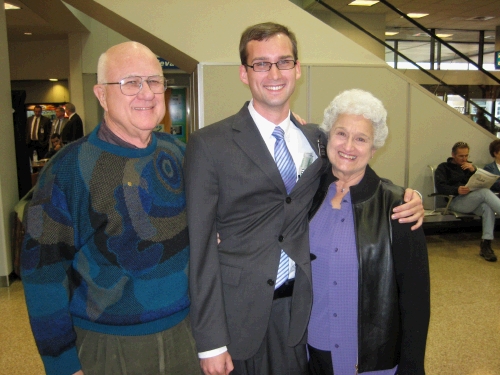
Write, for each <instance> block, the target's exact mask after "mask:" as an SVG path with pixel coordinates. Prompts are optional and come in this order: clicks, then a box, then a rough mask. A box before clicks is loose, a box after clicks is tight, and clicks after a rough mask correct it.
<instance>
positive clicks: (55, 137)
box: [45, 133, 62, 159]
mask: <svg viewBox="0 0 500 375" xmlns="http://www.w3.org/2000/svg"><path fill="white" fill-rule="evenodd" d="M50 143H51V145H52V147H51V148H50V151H49V152H47V154H46V155H45V159H50V158H51V157H52V156H54V154H55V153H56V152H57V151H59V150H60V149H61V147H62V142H61V136H60V135H59V134H57V133H54V134H52V135H51V136H50Z"/></svg>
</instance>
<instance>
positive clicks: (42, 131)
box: [26, 105, 51, 159]
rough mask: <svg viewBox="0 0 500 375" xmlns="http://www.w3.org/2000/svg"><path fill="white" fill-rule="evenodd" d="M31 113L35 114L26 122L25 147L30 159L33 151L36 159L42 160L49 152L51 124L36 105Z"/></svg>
mask: <svg viewBox="0 0 500 375" xmlns="http://www.w3.org/2000/svg"><path fill="white" fill-rule="evenodd" d="M33 112H34V113H35V114H34V115H33V116H30V117H28V120H27V121H26V145H28V149H29V157H30V159H31V158H33V151H36V153H37V156H38V159H42V158H44V157H45V154H46V153H47V151H48V150H49V138H50V127H51V123H50V119H49V118H48V117H45V116H43V115H42V107H41V106H39V105H36V106H35V108H34V109H33Z"/></svg>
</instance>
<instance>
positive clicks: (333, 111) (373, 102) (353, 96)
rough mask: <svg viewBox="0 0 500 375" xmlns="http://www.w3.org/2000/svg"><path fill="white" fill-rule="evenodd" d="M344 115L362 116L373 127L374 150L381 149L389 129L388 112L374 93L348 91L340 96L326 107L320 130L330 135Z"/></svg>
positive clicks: (356, 90) (358, 90) (355, 90)
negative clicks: (387, 122) (339, 118)
mask: <svg viewBox="0 0 500 375" xmlns="http://www.w3.org/2000/svg"><path fill="white" fill-rule="evenodd" d="M343 114H348V115H362V116H363V117H364V118H366V119H367V120H370V121H371V123H372V125H373V148H374V149H379V148H380V147H382V146H383V145H384V143H385V140H386V138H387V135H388V134H389V129H388V128H387V124H386V119H387V111H386V109H385V108H384V105H383V104H382V102H381V101H380V100H379V99H377V98H376V97H375V96H373V94H372V93H370V92H368V91H364V90H360V89H351V90H346V91H343V92H341V93H340V94H338V95H337V96H336V97H335V98H334V99H333V100H332V102H331V103H330V104H329V105H328V107H326V109H325V112H324V118H323V122H322V123H321V125H320V128H321V129H322V130H323V131H324V132H325V133H326V134H327V135H328V134H330V130H331V129H332V127H333V125H334V124H335V122H336V121H337V119H338V117H339V116H340V115H343Z"/></svg>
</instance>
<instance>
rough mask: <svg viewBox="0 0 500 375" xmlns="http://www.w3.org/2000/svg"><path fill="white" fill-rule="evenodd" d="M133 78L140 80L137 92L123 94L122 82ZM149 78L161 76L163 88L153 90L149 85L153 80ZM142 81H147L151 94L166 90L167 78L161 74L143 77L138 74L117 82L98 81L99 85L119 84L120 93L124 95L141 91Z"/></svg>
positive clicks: (161, 92)
mask: <svg viewBox="0 0 500 375" xmlns="http://www.w3.org/2000/svg"><path fill="white" fill-rule="evenodd" d="M133 78H139V79H140V80H141V82H140V83H139V90H137V92H136V93H135V94H125V93H124V92H123V84H124V83H125V81H126V80H128V79H133ZM151 78H161V79H163V90H162V91H160V92H155V91H153V89H152V88H151V85H150V81H154V80H153V79H151ZM144 82H147V83H148V86H149V89H150V90H151V91H152V92H153V94H163V93H164V92H165V91H166V90H167V79H166V78H165V77H163V76H148V77H145V78H143V77H140V76H131V77H125V78H123V79H121V80H120V81H118V82H103V83H100V85H120V91H121V93H122V94H123V95H126V96H135V95H137V94H139V93H140V92H141V90H142V87H143V83H144Z"/></svg>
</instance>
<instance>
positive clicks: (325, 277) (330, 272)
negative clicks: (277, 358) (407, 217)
mask: <svg viewBox="0 0 500 375" xmlns="http://www.w3.org/2000/svg"><path fill="white" fill-rule="evenodd" d="M386 116H387V112H386V110H385V109H384V106H383V105H382V102H381V101H380V100H378V99H377V98H375V97H374V96H373V95H372V94H370V93H368V92H366V91H362V90H349V91H345V92H343V93H341V94H340V95H338V96H337V97H336V98H335V99H334V100H333V101H332V102H331V103H330V105H329V106H328V108H327V109H326V110H325V117H324V120H323V123H322V125H321V127H322V129H323V130H324V131H325V132H326V133H327V134H328V146H327V153H328V158H329V160H330V163H331V169H330V168H329V170H328V172H327V173H326V174H325V175H324V176H323V178H322V183H321V186H320V188H319V189H318V192H317V193H316V196H315V199H314V202H313V207H312V208H311V221H310V234H309V236H310V246H311V259H314V260H313V262H312V263H311V267H312V273H313V296H314V301H313V307H312V312H311V320H310V323H309V334H308V349H309V354H310V364H309V365H310V371H311V374H313V375H317V374H335V375H354V374H370V375H374V374H377V375H389V374H391V375H392V374H396V373H397V374H401V375H410V374H411V375H419V374H425V371H424V353H425V342H426V337H427V329H428V324H429V315H430V306H429V305H430V304H429V265H428V259H427V246H426V243H425V237H424V233H423V230H422V228H419V229H417V230H415V231H412V230H411V224H401V223H399V222H398V221H396V220H391V218H390V213H391V212H392V209H393V208H394V207H395V206H397V205H399V204H401V202H402V200H403V194H404V190H403V188H401V187H399V186H395V185H393V184H392V183H390V182H388V181H387V180H383V179H381V178H380V177H378V176H377V174H376V173H375V172H374V171H373V170H372V169H371V168H370V166H369V165H368V162H369V160H370V159H371V158H372V157H373V154H374V153H375V151H376V150H377V149H379V148H380V147H382V146H383V144H384V142H385V139H386V137H387V133H388V130H387V125H386Z"/></svg>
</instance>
